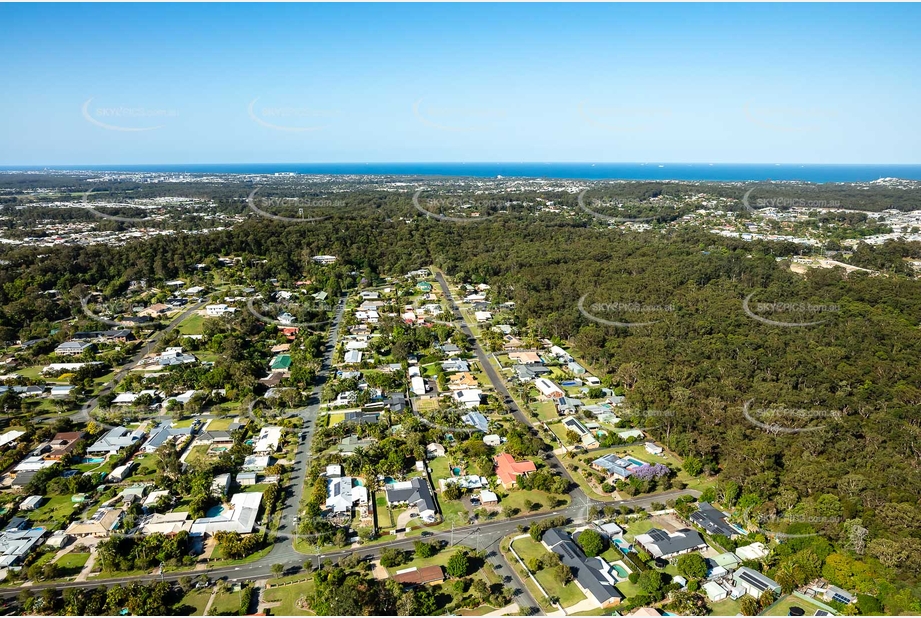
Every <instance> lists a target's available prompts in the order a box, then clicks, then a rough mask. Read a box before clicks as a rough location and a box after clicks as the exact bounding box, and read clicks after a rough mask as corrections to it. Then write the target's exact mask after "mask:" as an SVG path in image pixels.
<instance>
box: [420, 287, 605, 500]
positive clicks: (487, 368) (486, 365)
mask: <svg viewBox="0 0 921 618" xmlns="http://www.w3.org/2000/svg"><path fill="white" fill-rule="evenodd" d="M435 278H436V279H437V280H438V285H440V286H441V290H442V292H443V293H444V295H445V298H446V299H447V300H448V306H449V307H450V308H451V311H452V313H453V314H454V316H455V318H456V320H458V321H460V324H459V326H460V329H461V332H463V333H464V334H465V335H466V336H467V338H468V339H470V340H471V341H472V342H473V350H474V352H475V353H476V356H477V359H478V360H479V361H480V366H481V367H482V368H483V371H484V372H486V376H487V377H488V378H489V381H490V382H492V385H493V386H494V387H495V389H496V392H497V393H498V394H499V397H500V399H503V400H504V401H505V405H506V406H508V408H509V409H510V410H511V412H512V416H514V417H515V420H517V421H518V422H519V423H521V424H522V425H524V426H526V427H532V425H531V420H530V419H529V418H528V416H527V415H526V414H525V413H524V412H522V411H521V408H519V407H518V404H517V403H516V402H515V400H514V399H513V398H512V394H511V393H510V392H509V390H508V388H506V386H505V382H504V381H503V379H502V376H500V375H499V372H498V371H496V368H495V367H493V366H492V365H491V364H490V362H489V358H488V357H487V356H486V351H485V350H484V349H483V346H481V345H480V342H479V340H478V339H477V338H476V337H474V336H473V331H472V330H470V327H469V326H468V325H467V321H466V320H465V319H464V316H463V314H462V313H461V312H460V309H459V308H457V303H456V302H455V300H454V297H453V295H452V294H451V290H450V288H449V287H448V282H447V281H446V280H445V277H444V274H443V273H441V272H436V273H435ZM546 461H547V462H548V463H549V464H550V465H551V467H554V468H555V469H556V471H558V472H559V473H560V474H562V475H563V476H565V477H566V478H567V479H569V481H570V482H571V483H572V484H573V485H574V486H575V489H573V490H572V491H570V492H569V495H570V496H572V499H573V502H574V503H578V504H581V505H583V506H584V507H585V508H586V509H588V504H589V499H588V496H586V495H585V492H584V491H582V489H581V488H580V487H578V485H577V484H576V481H575V479H573V478H572V475H571V474H570V473H569V471H568V470H567V469H566V467H565V466H564V465H563V463H562V462H561V461H560V460H559V458H557V456H556V455H555V454H553V452H550V453H548V454H547V455H546Z"/></svg>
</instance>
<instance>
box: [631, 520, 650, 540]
mask: <svg viewBox="0 0 921 618" xmlns="http://www.w3.org/2000/svg"><path fill="white" fill-rule="evenodd" d="M654 527H655V524H654V523H653V522H652V519H643V520H641V521H632V520H630V523H628V524H627V527H626V528H627V529H626V531H625V532H624V538H625V539H627V540H628V541H630V542H631V543H632V542H633V539H635V538H636V535H638V534H644V533H646V532H649V531H650V530H652V529H653V528H654Z"/></svg>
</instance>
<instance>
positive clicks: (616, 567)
mask: <svg viewBox="0 0 921 618" xmlns="http://www.w3.org/2000/svg"><path fill="white" fill-rule="evenodd" d="M611 566H612V567H613V568H614V572H615V573H617V576H618V577H619V578H621V579H627V577H628V576H629V573H627V569H625V568H624V567H622V566H620V565H619V564H612V565H611Z"/></svg>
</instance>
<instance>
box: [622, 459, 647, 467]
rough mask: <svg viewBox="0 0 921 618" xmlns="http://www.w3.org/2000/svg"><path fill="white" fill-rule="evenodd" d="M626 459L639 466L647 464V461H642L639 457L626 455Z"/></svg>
mask: <svg viewBox="0 0 921 618" xmlns="http://www.w3.org/2000/svg"><path fill="white" fill-rule="evenodd" d="M625 459H626V460H627V461H629V462H631V463H634V464H636V465H638V466H645V465H646V462H645V461H640V460H639V459H634V458H633V457H626V458H625Z"/></svg>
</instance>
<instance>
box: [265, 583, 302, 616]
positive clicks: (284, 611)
mask: <svg viewBox="0 0 921 618" xmlns="http://www.w3.org/2000/svg"><path fill="white" fill-rule="evenodd" d="M304 578H305V576H304V575H295V576H294V577H293V578H291V577H286V578H282V579H271V580H269V584H271V585H272V587H271V588H269V589H267V590H265V591H264V592H263V593H262V600H263V601H266V602H268V603H277V602H280V603H281V604H280V605H277V606H275V607H270V608H269V609H268V614H269V615H271V616H312V615H314V614H313V612H311V611H309V610H303V609H300V608H299V607H298V606H297V601H298V599H300V598H301V597H302V596H304V595H307V594H312V593H313V591H314V585H313V578H312V577H311V576H309V575H308V576H306V581H299V582H298V583H294V584H289V585H287V586H279V585H277V584H279V583H281V582H284V581H290V580H291V579H295V580H303V579H304Z"/></svg>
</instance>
